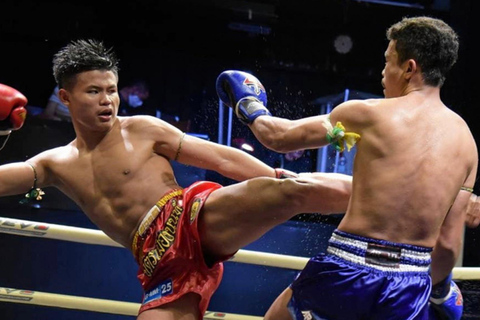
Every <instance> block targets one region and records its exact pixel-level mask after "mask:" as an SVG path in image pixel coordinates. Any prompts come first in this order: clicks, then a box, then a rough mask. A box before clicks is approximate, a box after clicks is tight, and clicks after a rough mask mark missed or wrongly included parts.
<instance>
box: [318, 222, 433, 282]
mask: <svg viewBox="0 0 480 320" xmlns="http://www.w3.org/2000/svg"><path fill="white" fill-rule="evenodd" d="M328 244H329V245H328V248H327V252H328V253H330V254H332V255H335V256H337V257H340V258H342V259H344V260H346V261H349V262H351V263H354V264H357V265H362V266H366V267H371V268H374V269H378V270H380V271H391V272H428V269H429V266H430V263H431V252H432V248H429V247H420V246H414V245H409V244H403V243H394V242H390V241H386V240H378V239H372V238H367V237H362V236H358V235H354V234H351V233H347V232H343V231H340V230H335V231H334V232H333V234H332V236H331V238H330V240H329V241H328Z"/></svg>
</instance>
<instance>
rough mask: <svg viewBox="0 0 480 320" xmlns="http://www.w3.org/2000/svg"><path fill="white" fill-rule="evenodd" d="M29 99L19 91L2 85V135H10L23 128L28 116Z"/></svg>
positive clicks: (0, 120) (0, 124)
mask: <svg viewBox="0 0 480 320" xmlns="http://www.w3.org/2000/svg"><path fill="white" fill-rule="evenodd" d="M26 104H27V98H26V97H25V96H24V95H23V94H21V93H20V92H19V91H18V90H15V89H14V88H12V87H9V86H6V85H4V84H1V83H0V135H8V134H10V132H12V130H18V129H20V128H21V127H22V126H23V123H24V122H25V118H26V116H27V110H26V109H25V105H26Z"/></svg>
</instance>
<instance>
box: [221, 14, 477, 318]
mask: <svg viewBox="0 0 480 320" xmlns="http://www.w3.org/2000/svg"><path fill="white" fill-rule="evenodd" d="M387 39H388V40H389V43H388V47H387V49H386V51H385V67H384V69H383V71H382V86H383V88H384V95H385V98H384V99H368V100H350V101H346V102H344V103H341V104H339V105H338V106H336V107H335V108H334V109H333V110H332V112H331V113H329V114H326V115H319V116H311V117H306V118H302V119H298V120H288V119H284V118H279V117H275V116H272V113H271V112H270V111H269V110H267V108H266V104H265V103H263V101H261V100H258V99H256V98H255V94H253V93H252V92H251V91H252V87H253V88H263V86H262V85H261V84H260V82H259V81H258V79H256V78H255V77H254V76H252V75H250V74H247V73H244V72H241V71H235V70H229V71H225V72H223V73H221V74H220V76H219V77H218V80H217V93H218V95H219V97H220V99H222V101H223V102H224V103H225V104H226V105H227V106H229V107H231V108H233V109H234V110H235V113H236V114H237V116H238V118H239V119H240V120H241V121H242V122H243V123H245V124H246V125H248V126H249V128H250V129H251V130H252V132H253V133H254V134H255V136H256V137H257V139H258V140H259V141H260V142H261V143H262V144H263V145H265V146H266V147H268V148H269V149H271V150H274V151H276V152H282V153H285V152H290V151H293V150H303V149H312V148H318V147H323V146H326V145H329V144H330V145H332V146H333V147H334V148H336V149H337V150H338V151H339V152H346V151H347V150H344V148H345V145H346V147H347V149H350V148H353V147H355V148H356V154H355V160H354V165H353V182H352V195H351V198H350V202H349V204H348V208H347V209H346V212H345V216H344V217H343V219H342V221H341V222H340V224H339V226H338V228H337V230H335V232H334V233H333V235H332V237H331V239H330V241H329V247H328V251H327V252H325V253H321V254H319V255H317V256H315V257H313V258H312V259H310V261H309V263H308V264H307V266H306V267H305V269H304V270H303V271H302V272H301V273H300V275H299V276H298V277H297V278H296V279H295V280H294V282H293V283H292V284H291V285H290V286H289V287H288V288H287V289H286V290H285V291H284V292H283V293H282V294H281V295H280V296H279V297H278V298H277V299H276V301H275V302H274V303H273V305H272V306H271V307H270V309H269V310H268V311H267V313H266V316H265V319H266V320H291V319H329V320H346V319H348V320H355V319H368V320H408V319H412V320H413V319H415V320H422V319H425V320H426V319H431V318H432V317H433V314H434V313H436V315H435V316H436V317H437V318H440V319H442V318H445V319H459V318H460V316H461V296H460V294H459V290H458V288H457V287H456V286H455V285H454V283H452V281H451V272H452V269H453V266H454V265H455V262H456V261H457V259H458V256H459V252H460V249H461V245H462V239H463V230H464V223H465V216H466V207H467V203H468V201H469V199H470V195H471V192H472V190H473V185H474V183H475V179H476V174H477V167H478V153H477V147H476V144H475V140H474V138H473V136H472V133H471V132H470V130H469V128H468V126H467V124H466V123H465V121H464V120H463V119H462V118H460V117H459V115H458V114H456V113H454V112H453V111H452V110H450V109H449V108H448V107H447V106H446V105H445V104H444V103H443V102H442V101H441V99H440V88H441V87H442V85H443V83H444V81H445V78H446V74H447V72H448V71H449V70H450V68H451V67H452V66H453V65H454V63H455V61H456V59H457V52H458V46H459V43H458V37H457V35H456V33H455V32H454V31H453V30H452V28H451V27H450V26H448V25H447V24H446V23H445V22H443V21H442V20H439V19H434V18H430V17H413V18H405V19H402V20H401V21H400V22H398V23H396V24H394V25H392V26H391V27H390V28H389V29H388V30H387ZM432 287H433V291H432ZM437 289H438V290H437ZM429 301H431V302H429ZM434 304H435V308H432V306H433V305H434Z"/></svg>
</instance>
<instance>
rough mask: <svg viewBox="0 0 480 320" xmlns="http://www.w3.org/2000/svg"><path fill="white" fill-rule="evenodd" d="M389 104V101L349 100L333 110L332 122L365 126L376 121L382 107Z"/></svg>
mask: <svg viewBox="0 0 480 320" xmlns="http://www.w3.org/2000/svg"><path fill="white" fill-rule="evenodd" d="M387 104H388V101H387V99H365V100H348V101H345V102H343V103H341V104H339V105H338V106H337V107H335V108H334V109H333V111H332V114H331V118H332V119H331V120H332V122H333V121H335V122H336V121H341V122H344V123H345V124H351V125H354V126H355V127H356V125H361V126H365V125H368V123H371V122H373V121H375V119H376V118H377V115H378V114H379V111H380V110H381V109H382V106H384V105H387Z"/></svg>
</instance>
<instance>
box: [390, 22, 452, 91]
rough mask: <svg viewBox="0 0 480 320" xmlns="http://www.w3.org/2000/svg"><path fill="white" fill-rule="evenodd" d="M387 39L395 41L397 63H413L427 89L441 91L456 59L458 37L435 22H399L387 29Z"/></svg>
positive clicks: (445, 25)
mask: <svg viewBox="0 0 480 320" xmlns="http://www.w3.org/2000/svg"><path fill="white" fill-rule="evenodd" d="M387 39H388V40H394V41H396V46H395V47H396V50H397V53H398V58H399V61H398V62H399V63H403V62H405V61H406V60H408V59H414V60H415V61H416V62H417V63H418V65H419V66H420V68H421V69H422V74H423V80H424V81H425V84H427V85H430V86H435V87H437V86H439V87H441V86H442V85H443V83H444V81H445V78H446V74H447V73H448V71H450V69H451V68H452V66H453V65H454V64H455V62H456V61H457V58H458V47H459V39H458V35H457V34H456V33H455V31H454V30H453V29H452V28H451V27H450V26H449V25H448V24H446V23H445V22H444V21H442V20H440V19H437V18H431V17H426V16H420V17H412V18H403V19H402V20H401V21H399V22H397V23H395V24H394V25H392V26H391V27H390V28H388V30H387Z"/></svg>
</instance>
